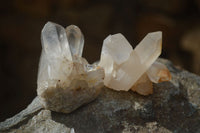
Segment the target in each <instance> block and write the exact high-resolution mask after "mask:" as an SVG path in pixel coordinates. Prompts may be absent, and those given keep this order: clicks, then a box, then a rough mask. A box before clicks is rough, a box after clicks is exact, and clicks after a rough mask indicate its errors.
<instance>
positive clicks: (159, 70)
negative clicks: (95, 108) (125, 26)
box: [99, 32, 170, 95]
mask: <svg viewBox="0 0 200 133" xmlns="http://www.w3.org/2000/svg"><path fill="white" fill-rule="evenodd" d="M161 46H162V32H152V33H149V34H147V35H146V36H145V38H144V39H143V40H142V41H141V42H140V43H139V44H138V45H137V46H136V48H135V49H134V50H133V48H132V46H131V45H130V44H129V42H128V41H127V40H126V38H125V37H124V36H123V35H122V34H120V33H119V34H115V35H110V36H108V37H107V38H106V39H105V40H104V42H103V47H102V51H101V59H100V63H99V66H101V67H103V68H104V71H105V78H104V85H105V86H107V87H108V88H111V89H114V90H118V91H120V90H123V91H128V90H129V89H132V90H133V91H136V92H138V93H140V94H142V95H148V94H151V93H152V92H153V87H152V83H151V81H153V82H155V83H157V82H159V81H167V80H169V79H170V73H169V71H167V69H166V67H165V66H163V65H162V64H158V63H155V64H154V65H153V66H151V65H152V64H153V63H154V62H155V61H156V59H157V58H158V56H159V55H160V54H161ZM149 68H150V69H149ZM148 69H149V70H148ZM163 69H164V70H163ZM147 70H148V73H147V74H148V76H147V75H146V74H145V73H146V72H147ZM142 75H143V76H142ZM150 80H151V81H150Z"/></svg>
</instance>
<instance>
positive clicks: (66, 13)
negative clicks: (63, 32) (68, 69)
mask: <svg viewBox="0 0 200 133" xmlns="http://www.w3.org/2000/svg"><path fill="white" fill-rule="evenodd" d="M47 21H53V22H56V23H58V24H60V25H62V26H64V27H66V26H68V25H70V24H75V25H78V26H79V27H80V29H81V30H82V32H83V34H84V36H85V47H84V52H83V56H84V57H85V58H87V60H88V61H89V62H90V63H92V62H94V61H96V60H99V57H100V52H101V46H102V42H103V40H104V39H105V38H106V37H107V36H108V35H109V34H115V33H119V32H120V33H122V34H123V35H124V36H125V37H126V38H127V39H128V41H129V42H130V43H131V44H132V45H133V47H135V46H136V45H137V44H138V43H139V42H140V40H141V39H142V38H143V37H144V36H145V35H146V34H147V33H148V32H153V31H158V30H160V31H163V52H162V55H161V57H163V58H167V59H169V60H171V61H172V62H173V63H174V64H175V65H177V66H179V67H182V68H184V69H187V70H189V71H191V72H193V73H196V74H198V75H200V0H127V1H125V0H124V1H123V0H7V1H6V0H4V1H1V4H0V60H1V61H0V81H1V87H0V88H1V92H0V121H3V120H5V119H6V118H8V117H11V116H13V115H14V114H16V113H18V112H20V111H21V110H22V109H24V108H25V107H26V106H27V105H28V104H29V103H30V102H31V101H32V99H33V98H34V97H35V96H36V88H37V84H36V80H37V71H38V62H39V58H40V52H41V43H40V32H41V29H42V28H43V26H44V24H45V23H46V22H47Z"/></svg>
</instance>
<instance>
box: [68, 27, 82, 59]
mask: <svg viewBox="0 0 200 133" xmlns="http://www.w3.org/2000/svg"><path fill="white" fill-rule="evenodd" d="M66 33H67V39H68V41H69V46H70V50H71V52H72V55H76V56H79V57H82V53H83V46H84V36H83V34H82V32H81V30H80V29H79V28H78V26H75V25H70V26H68V27H67V28H66Z"/></svg>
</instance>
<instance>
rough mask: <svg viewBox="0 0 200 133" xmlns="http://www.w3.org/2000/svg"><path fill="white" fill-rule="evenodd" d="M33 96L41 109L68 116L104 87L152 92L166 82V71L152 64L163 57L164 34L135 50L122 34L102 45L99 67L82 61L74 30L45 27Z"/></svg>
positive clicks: (80, 38)
mask: <svg viewBox="0 0 200 133" xmlns="http://www.w3.org/2000/svg"><path fill="white" fill-rule="evenodd" d="M41 40H42V54H41V58H40V64H39V72H38V81H37V85H38V88H37V93H38V95H39V97H40V100H41V103H42V104H43V105H44V107H45V108H47V109H50V110H53V111H57V112H64V113H70V112H72V111H73V110H75V109H76V108H78V107H79V106H81V105H83V104H85V103H88V102H90V101H92V100H94V99H95V98H96V97H97V96H98V94H99V93H100V90H101V88H102V87H103V85H105V86H106V87H108V88H111V89H114V90H118V91H120V90H121V91H128V90H130V89H131V90H133V91H136V92H137V93H139V94H141V95H148V94H152V93H153V85H152V82H154V83H159V82H162V81H168V80H170V78H171V75H170V73H169V70H168V69H167V68H166V67H165V66H164V65H163V64H161V63H159V62H156V59H157V58H158V56H159V55H160V53H161V45H162V44H161V43H162V33H161V32H153V33H149V34H147V36H146V37H145V38H144V39H143V40H142V41H141V42H140V43H139V44H138V45H137V47H136V48H135V49H133V48H132V46H131V45H130V44H129V42H128V41H127V40H126V38H125V37H124V36H123V35H122V34H115V35H109V36H108V37H107V38H106V39H105V40H104V42H103V47H102V52H101V58H100V62H98V63H94V64H93V65H90V64H88V62H87V60H85V59H84V58H82V51H83V46H84V37H83V35H82V33H81V31H80V29H79V28H78V27H77V26H74V25H71V26H68V27H67V28H66V29H64V28H63V27H62V26H60V25H58V24H55V23H52V22H48V23H47V24H45V26H44V28H43V30H42V35H41Z"/></svg>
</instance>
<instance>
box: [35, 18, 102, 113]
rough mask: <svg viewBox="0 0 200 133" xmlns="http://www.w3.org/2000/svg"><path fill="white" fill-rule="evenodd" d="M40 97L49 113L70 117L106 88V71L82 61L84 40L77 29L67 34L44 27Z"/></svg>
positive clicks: (58, 28) (55, 26)
mask: <svg viewBox="0 0 200 133" xmlns="http://www.w3.org/2000/svg"><path fill="white" fill-rule="evenodd" d="M41 40H42V54H41V58H40V63H39V71H38V80H37V94H38V95H39V97H40V100H41V103H42V104H43V106H44V107H45V108H47V109H50V110H52V111H57V112H64V113H70V112H72V111H73V110H75V109H76V108H78V107H79V106H81V105H83V104H86V103H88V102H90V101H92V100H94V99H95V98H96V97H97V96H98V94H99V92H100V90H101V87H103V78H104V70H103V68H101V67H99V66H97V65H96V64H95V65H90V64H88V62H87V61H86V60H85V59H84V58H82V51H83V45H84V38H83V35H82V33H81V31H80V29H79V28H78V27H77V26H74V25H71V26H69V27H67V28H66V30H65V29H64V28H63V27H62V26H60V25H58V24H55V23H52V22H48V23H47V24H45V26H44V28H43V30H42V34H41Z"/></svg>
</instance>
